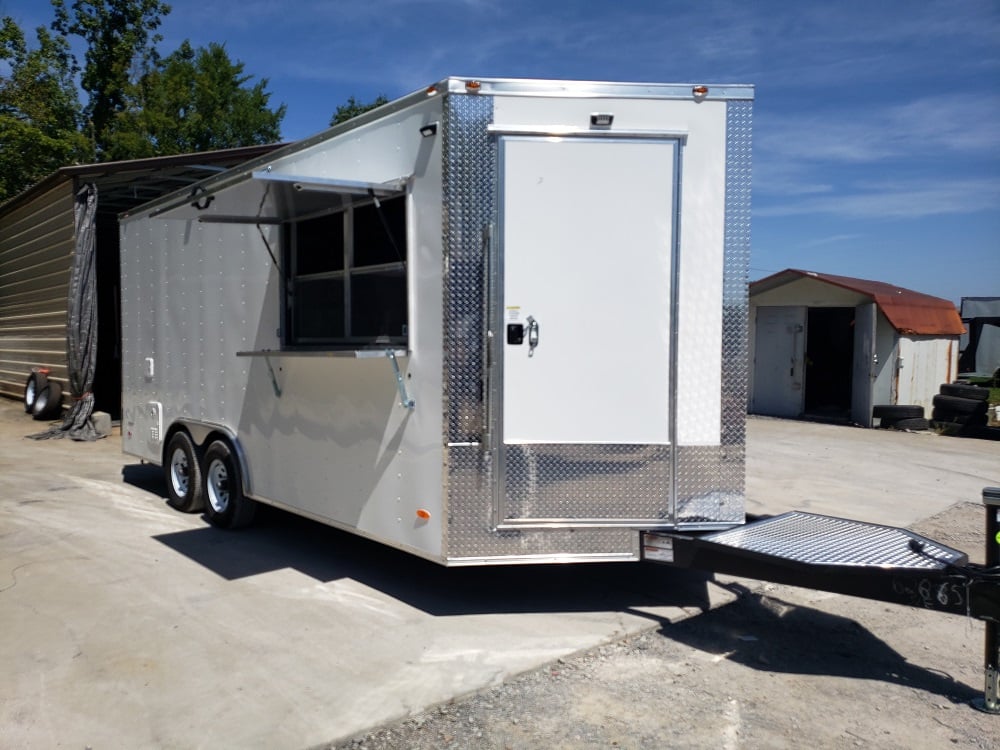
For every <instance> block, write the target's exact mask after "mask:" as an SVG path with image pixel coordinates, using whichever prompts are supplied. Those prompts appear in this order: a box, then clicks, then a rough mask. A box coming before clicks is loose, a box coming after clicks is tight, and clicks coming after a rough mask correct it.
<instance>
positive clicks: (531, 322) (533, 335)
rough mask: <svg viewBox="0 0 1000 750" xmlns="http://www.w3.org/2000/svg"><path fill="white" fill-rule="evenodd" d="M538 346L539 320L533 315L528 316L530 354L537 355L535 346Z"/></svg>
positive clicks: (530, 355) (531, 355)
mask: <svg viewBox="0 0 1000 750" xmlns="http://www.w3.org/2000/svg"><path fill="white" fill-rule="evenodd" d="M536 346H538V321H537V320H535V319H534V318H533V317H532V316H531V315H529V316H528V356H529V357H534V356H535V347H536Z"/></svg>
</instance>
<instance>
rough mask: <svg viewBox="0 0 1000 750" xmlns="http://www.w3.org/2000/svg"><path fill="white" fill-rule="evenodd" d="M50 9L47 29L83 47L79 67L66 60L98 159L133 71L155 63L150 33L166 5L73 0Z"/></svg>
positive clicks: (57, 0)
mask: <svg viewBox="0 0 1000 750" xmlns="http://www.w3.org/2000/svg"><path fill="white" fill-rule="evenodd" d="M52 7H53V8H54V9H55V20H54V21H53V22H52V29H53V30H54V31H56V32H57V33H59V34H61V35H62V36H63V37H64V38H66V37H69V36H78V37H80V38H81V39H82V40H83V41H84V43H85V44H86V47H87V51H86V53H85V55H84V64H83V67H82V69H80V68H79V67H78V66H79V63H78V61H77V60H76V59H75V58H72V60H73V65H74V68H76V69H77V70H79V71H80V73H81V75H80V87H81V88H82V89H83V91H84V92H85V93H86V94H87V97H88V99H87V106H86V109H85V115H86V117H87V120H88V122H89V127H90V130H91V133H92V137H93V141H94V145H95V147H96V152H97V156H98V158H101V159H104V158H106V155H105V151H106V150H107V148H108V139H109V136H110V131H111V128H112V126H113V124H114V121H115V119H116V118H117V117H118V115H119V114H120V113H122V112H123V111H125V109H126V107H127V100H126V97H127V96H128V90H129V86H130V84H131V83H132V82H133V81H134V79H135V77H136V76H135V74H134V73H135V71H136V69H138V70H139V71H142V70H147V69H149V68H150V67H152V66H153V65H154V64H155V63H156V61H157V57H158V56H157V52H156V47H155V45H156V44H157V43H158V42H159V41H161V38H162V37H160V35H159V34H155V33H154V32H155V31H156V29H157V28H159V26H160V23H161V21H162V19H163V16H165V15H167V14H168V13H170V6H169V5H167V4H166V3H164V2H162V1H161V0H73V5H72V8H67V7H66V0H52ZM74 72H75V71H74Z"/></svg>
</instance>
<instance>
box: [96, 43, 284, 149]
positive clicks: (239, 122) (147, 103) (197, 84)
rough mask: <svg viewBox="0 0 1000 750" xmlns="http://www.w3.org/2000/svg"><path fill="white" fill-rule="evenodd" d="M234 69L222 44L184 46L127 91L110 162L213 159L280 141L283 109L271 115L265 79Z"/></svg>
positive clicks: (112, 134) (110, 133) (110, 142)
mask: <svg viewBox="0 0 1000 750" xmlns="http://www.w3.org/2000/svg"><path fill="white" fill-rule="evenodd" d="M243 71H244V65H243V63H242V62H239V61H236V62H234V61H232V60H231V59H230V58H229V55H228V53H227V52H226V49H225V47H224V46H223V45H221V44H216V43H214V42H213V43H211V44H209V45H208V46H207V47H201V48H198V49H194V48H192V47H191V44H190V42H188V41H184V42H183V43H182V44H181V46H180V47H179V48H178V49H177V51H175V52H173V53H172V54H170V55H168V56H167V57H165V58H162V59H161V60H158V61H157V62H156V63H155V64H154V66H153V67H152V68H151V69H150V70H148V71H147V72H146V73H145V74H144V75H142V76H141V77H140V79H139V80H138V81H137V82H136V83H134V84H130V85H129V87H128V89H127V92H128V93H127V95H126V97H125V100H124V104H123V107H122V109H121V110H120V111H119V112H117V113H116V116H115V118H114V120H113V121H112V122H111V123H110V124H109V126H108V130H107V138H106V150H107V156H108V158H112V159H129V158H137V157H145V156H164V155H168V154H178V153H189V152H195V151H208V150H212V149H221V148H234V147H237V146H249V145H254V144H260V143H273V142H274V141H277V140H280V138H281V120H282V119H283V118H284V116H285V105H283V104H282V105H280V106H279V107H278V108H277V109H273V110H272V109H270V107H269V102H270V98H271V94H270V93H269V92H268V91H267V83H268V81H267V79H266V78H265V79H261V80H260V81H257V82H256V83H254V84H252V85H251V83H250V82H251V79H252V78H253V76H250V75H247V74H245V73H244V72H243Z"/></svg>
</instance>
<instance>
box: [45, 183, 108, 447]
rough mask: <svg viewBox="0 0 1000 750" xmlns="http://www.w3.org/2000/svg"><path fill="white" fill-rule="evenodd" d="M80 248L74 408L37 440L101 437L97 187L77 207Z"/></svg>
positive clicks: (70, 355) (71, 334) (74, 282)
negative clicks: (97, 420)
mask: <svg viewBox="0 0 1000 750" xmlns="http://www.w3.org/2000/svg"><path fill="white" fill-rule="evenodd" d="M73 218H74V227H75V235H76V247H75V250H74V253H73V270H72V275H71V276H70V282H69V312H68V316H67V321H66V359H67V369H68V373H69V387H70V395H71V396H72V408H70V410H69V412H67V414H66V417H65V418H64V419H63V422H62V424H59V425H54V426H53V427H51V428H49V430H47V431H46V432H42V433H39V434H37V435H31V436H30V437H32V438H35V439H36V440H44V439H46V438H62V437H70V438H72V439H73V440H97V439H98V438H99V437H100V435H98V434H97V430H96V429H95V428H94V424H93V422H92V421H91V419H90V416H91V414H93V412H94V394H93V393H92V392H91V389H92V388H93V387H94V371H95V369H96V367H97V278H96V270H97V269H96V266H97V258H96V255H97V242H96V236H95V231H96V227H95V221H96V218H97V186H96V185H93V184H87V185H84V186H83V187H82V188H81V189H80V190H79V191H77V194H76V205H75V206H74V208H73Z"/></svg>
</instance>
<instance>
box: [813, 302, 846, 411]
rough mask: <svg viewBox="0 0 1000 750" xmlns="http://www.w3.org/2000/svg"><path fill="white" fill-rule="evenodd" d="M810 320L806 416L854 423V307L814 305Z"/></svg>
mask: <svg viewBox="0 0 1000 750" xmlns="http://www.w3.org/2000/svg"><path fill="white" fill-rule="evenodd" d="M807 321H808V322H807V325H806V331H807V332H808V333H807V335H806V382H805V405H804V406H805V416H807V417H811V418H814V419H824V420H832V421H838V422H840V421H843V422H850V420H851V381H852V378H853V371H854V370H853V368H854V308H853V307H810V308H809V310H808V318H807Z"/></svg>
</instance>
